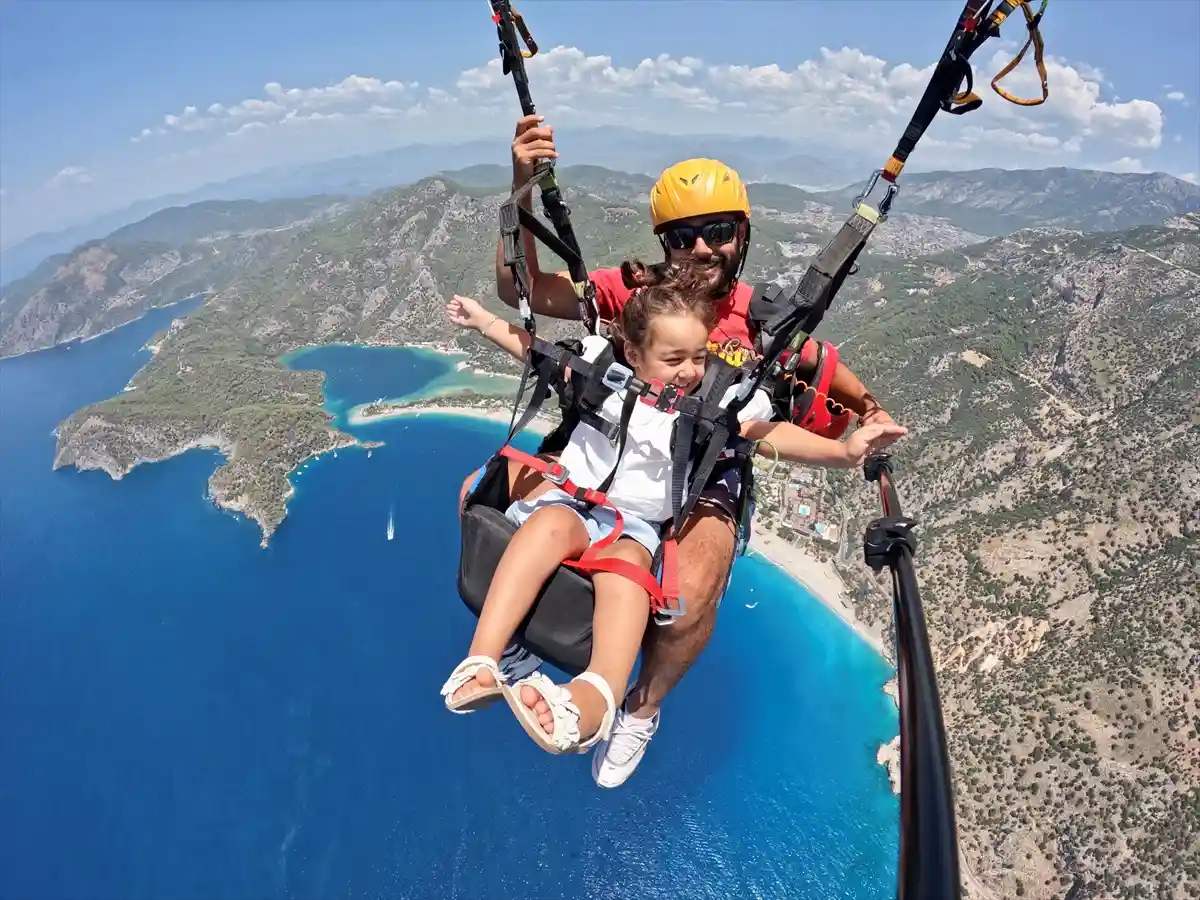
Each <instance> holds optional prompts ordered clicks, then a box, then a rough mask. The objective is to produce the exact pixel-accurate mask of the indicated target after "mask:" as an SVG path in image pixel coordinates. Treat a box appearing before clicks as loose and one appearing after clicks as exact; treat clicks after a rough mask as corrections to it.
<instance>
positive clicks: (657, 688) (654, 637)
mask: <svg viewBox="0 0 1200 900" xmlns="http://www.w3.org/2000/svg"><path fill="white" fill-rule="evenodd" d="M735 544H736V535H735V530H734V525H733V522H732V521H731V520H730V518H729V515H728V513H726V512H725V511H724V510H721V509H720V508H718V507H715V506H707V505H704V504H697V506H696V511H695V513H693V515H692V516H691V518H689V519H688V522H687V526H686V527H685V528H684V529H683V531H682V532H681V533H680V536H679V592H680V593H681V594H682V595H683V596H684V597H685V598H687V610H686V614H685V615H683V616H680V617H679V618H678V619H676V620H675V621H674V622H672V623H671V624H670V625H663V626H658V625H654V624H651V625H650V626H649V627H647V629H646V637H645V639H644V641H643V643H642V666H641V670H640V671H639V672H638V679H637V683H636V684H635V685H634V687H633V690H632V691H631V692H630V694H629V699H628V700H627V702H626V704H625V709H626V711H627V712H629V713H630V714H632V715H634V716H637V717H638V718H639V719H649V718H651V717H652V716H653V715H654V714H655V713H657V712H658V710H659V706H660V705H661V704H662V701H663V698H664V697H666V696H667V694H669V693H671V691H672V690H673V689H674V688H675V685H677V684H679V681H680V680H681V679H682V678H683V676H684V675H685V674H686V673H687V670H688V669H689V668H691V665H692V663H694V662H695V661H696V659H697V658H698V657H699V656H700V653H701V652H702V651H703V650H704V648H705V647H706V646H707V645H708V641H709V638H711V637H712V633H713V626H714V625H715V624H716V620H717V601H718V600H719V599H720V597H721V593H722V591H724V589H725V583H726V580H727V579H728V577H729V569H730V566H732V565H733V553H734V548H735Z"/></svg>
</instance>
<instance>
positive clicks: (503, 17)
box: [488, 0, 599, 334]
mask: <svg viewBox="0 0 1200 900" xmlns="http://www.w3.org/2000/svg"><path fill="white" fill-rule="evenodd" d="M488 5H489V6H490V7H491V9H492V21H493V22H495V23H496V36H497V37H498V38H499V41H500V60H501V64H502V68H503V71H504V74H505V75H512V79H513V84H514V86H515V87H516V89H517V99H518V101H519V102H520V104H521V113H522V115H526V116H531V115H533V114H535V113H536V112H537V108H536V107H535V106H534V105H533V97H532V96H531V95H530V93H529V76H528V74H527V73H526V71H525V60H526V59H527V58H529V57H532V56H533V55H535V54H536V53H537V52H538V46H537V43H536V42H535V41H534V40H533V36H532V35H531V34H530V33H529V27H528V26H527V25H526V24H525V20H524V19H523V18H522V17H521V14H520V13H518V12H517V11H516V10H514V9H513V8H512V2H511V0H488ZM520 41H524V43H525V46H526V47H527V48H528V50H527V51H525V50H522V49H521V44H520ZM534 185H537V186H538V187H539V188H540V189H541V194H542V209H543V211H544V212H545V213H546V218H548V219H549V220H550V223H551V224H552V225H553V226H554V232H555V233H554V234H551V233H550V230H549V229H547V228H546V227H545V226H544V225H542V223H541V222H539V221H538V220H537V219H536V217H534V216H533V214H532V213H530V212H529V211H528V210H526V209H525V208H524V207H522V206H520V205H519V204H520V201H521V200H522V199H523V198H524V196H525V195H526V194H528V193H529V192H530V191H532V190H533V186H534ZM513 209H516V210H517V212H516V213H514V212H513ZM509 219H511V224H512V226H514V227H515V226H516V225H517V223H518V222H519V223H520V224H522V225H524V226H525V227H526V228H528V229H529V230H530V231H531V232H533V233H534V235H535V236H536V237H537V238H538V239H539V240H541V241H542V242H543V243H545V244H546V245H547V246H548V247H549V248H550V249H551V250H553V251H554V252H555V253H557V254H558V255H559V256H561V257H562V258H563V260H564V261H565V262H566V264H567V269H568V271H569V272H570V273H571V283H572V284H573V285H574V287H575V295H576V297H577V298H578V300H579V314H580V318H581V319H583V321H584V323H585V324H586V325H587V327H588V330H589V331H591V332H592V333H593V334H595V333H597V332H598V328H599V325H598V323H599V314H598V312H597V309H596V288H595V285H593V284H592V282H591V279H590V278H589V277H588V270H587V265H586V264H585V263H584V261H583V253H582V251H581V250H580V249H579V239H578V238H577V237H576V236H575V227H574V226H573V225H572V224H571V211H570V210H569V209H568V208H567V204H566V203H565V202H563V198H562V191H561V189H560V188H559V186H558V179H557V178H556V177H555V174H554V162H553V160H549V159H543V160H540V161H539V162H538V164H537V166H536V167H535V168H534V174H533V178H532V179H530V181H529V183H528V184H526V185H523V186H522V187H521V188H520V189H519V190H518V191H517V192H515V193H514V194H513V196H511V197H509V199H508V202H507V203H506V204H505V205H504V206H502V207H501V209H500V222H501V231H502V232H504V228H505V226H506V224H508V220H509ZM504 234H505V236H504V264H505V265H506V266H508V267H509V268H510V269H511V270H512V272H513V277H514V279H515V280H516V282H517V292H518V296H519V298H520V304H521V310H522V314H523V315H526V317H527V318H528V313H527V312H526V310H527V309H528V303H529V292H530V289H531V286H530V284H529V273H528V269H527V268H526V265H525V254H524V251H523V250H521V247H520V244H521V242H520V241H519V240H517V241H516V242H515V244H513V243H511V242H510V236H511V234H510V233H507V232H505V233H504ZM512 234H515V231H513V232H512Z"/></svg>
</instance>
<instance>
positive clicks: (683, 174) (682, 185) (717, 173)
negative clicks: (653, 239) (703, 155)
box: [650, 159, 750, 231]
mask: <svg viewBox="0 0 1200 900" xmlns="http://www.w3.org/2000/svg"><path fill="white" fill-rule="evenodd" d="M714 213H741V214H742V215H744V216H745V217H746V218H750V199H749V197H747V196H746V186H745V185H744V184H742V180H741V179H740V178H738V174H737V172H735V171H733V169H731V168H729V166H727V165H725V164H724V163H723V162H719V161H718V160H715V159H685V160H684V161H683V162H680V163H676V164H675V165H673V166H671V167H670V168H669V169H667V170H666V171H665V172H663V173H662V175H660V176H659V178H658V181H657V182H655V184H654V187H652V188H651V189H650V223H651V225H653V227H654V230H655V231H658V229H659V227H660V226H662V225H665V224H667V223H668V222H674V221H677V220H678V219H690V218H691V217H692V216H708V215H712V214H714Z"/></svg>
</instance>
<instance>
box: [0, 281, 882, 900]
mask: <svg viewBox="0 0 1200 900" xmlns="http://www.w3.org/2000/svg"><path fill="white" fill-rule="evenodd" d="M198 302H199V301H196V300H193V301H188V302H186V303H184V304H180V305H176V306H175V307H171V308H165V309H158V310H154V311H152V312H151V313H149V314H148V315H146V316H145V317H144V318H142V319H140V320H138V321H136V322H134V323H131V324H129V325H126V326H124V327H122V328H120V329H117V330H115V331H112V332H110V333H108V334H105V335H102V336H100V337H98V338H95V339H92V340H89V341H86V342H82V343H79V342H76V343H73V344H69V345H63V346H59V347H56V348H54V349H51V350H46V351H43V352H39V353H34V354H29V355H26V356H22V357H18V358H15V359H9V360H4V361H0V817H2V818H3V827H0V898H4V900H25V898H46V900H91V898H95V900H116V898H121V900H138V898H154V900H173V898H179V900H218V898H229V900H259V898H264V900H265V898H394V900H402V898H429V900H452V898H463V900H466V898H471V900H475V898H481V897H487V898H514V900H521V898H531V900H556V898H572V900H573V898H597V900H601V898H602V900H623V898H652V900H658V898H662V900H666V898H670V900H678V898H720V900H729V898H742V897H747V898H787V900H830V898H846V900H867V898H890V897H893V896H894V895H895V881H896V858H897V847H898V818H899V804H898V800H897V798H896V797H895V796H894V795H893V794H892V793H891V791H890V790H889V787H888V780H887V773H886V771H885V770H884V769H883V768H882V767H880V766H879V765H877V764H876V762H875V753H876V750H877V749H878V747H879V745H880V744H881V743H884V742H886V741H888V740H890V739H891V738H892V737H893V736H894V735H895V734H896V733H897V714H896V709H895V706H894V704H893V702H892V701H891V699H889V698H888V697H887V696H886V695H885V694H884V693H883V690H882V687H883V685H884V683H885V682H886V680H887V679H888V678H889V677H890V674H891V670H890V668H889V666H888V664H887V663H886V662H885V661H884V660H883V659H881V658H880V657H879V656H877V655H876V654H875V653H874V652H873V651H872V650H871V648H870V647H868V646H867V645H866V644H864V643H863V642H862V641H861V640H860V639H858V638H857V637H856V636H855V635H854V633H853V632H852V631H851V630H850V628H848V627H847V626H846V625H845V624H844V623H843V622H842V621H841V620H840V619H839V618H838V617H837V616H835V615H834V614H833V613H831V612H830V611H829V610H827V609H826V608H825V607H824V606H823V605H822V604H821V603H820V602H818V601H817V600H816V599H815V598H814V597H813V596H811V595H810V594H808V593H807V592H806V591H805V590H804V589H803V588H802V587H800V586H799V585H798V584H796V583H795V582H794V581H792V580H791V579H789V578H788V577H787V576H786V575H785V574H784V573H783V572H782V571H781V570H779V569H777V568H775V567H774V566H772V565H770V564H769V563H767V562H765V561H763V560H761V559H757V558H755V557H753V556H749V557H744V558H742V559H740V560H739V561H738V562H737V564H736V569H735V575H734V579H733V584H732V586H731V588H730V590H729V592H728V594H727V595H726V596H725V598H724V602H723V604H722V606H721V610H720V615H719V619H718V623H717V628H716V632H715V635H714V637H713V640H712V642H711V644H710V645H709V647H708V649H707V651H706V652H705V653H704V655H703V656H702V657H701V658H700V660H699V661H698V662H697V663H696V665H695V666H694V667H693V668H692V670H691V671H690V672H689V673H688V675H687V676H686V678H685V679H684V680H683V682H682V683H681V684H680V686H679V687H678V689H677V690H676V691H675V692H674V693H673V694H672V695H671V696H670V697H669V698H668V700H667V703H666V704H665V706H664V709H663V718H662V724H661V727H660V729H659V732H658V736H657V737H656V738H655V739H654V741H653V743H652V744H651V746H650V749H649V752H648V753H647V755H646V757H645V760H644V761H643V763H642V765H641V767H640V768H639V769H638V771H637V773H636V774H635V775H634V777H633V778H632V779H631V780H630V781H629V782H628V783H627V784H626V785H625V786H623V787H622V788H620V789H616V790H601V789H599V788H597V787H596V786H595V785H594V784H593V782H592V780H591V774H590V768H589V759H588V757H586V756H571V757H552V756H550V755H548V754H546V753H544V752H542V751H541V750H539V749H538V748H537V747H536V746H535V745H534V744H533V743H532V742H531V741H530V740H529V738H528V737H527V736H526V735H525V734H524V732H523V731H522V730H521V728H520V726H519V725H518V724H517V723H516V722H515V721H514V719H513V718H512V716H511V714H510V713H509V712H508V711H507V709H506V708H505V707H504V706H503V705H501V706H499V707H492V708H490V709H488V710H485V711H483V712H480V713H477V714H474V715H470V716H455V715H452V714H450V713H449V712H447V711H446V710H445V709H444V707H443V706H442V703H441V698H440V696H439V693H438V690H439V688H440V686H441V684H442V682H443V681H444V680H445V678H446V676H447V675H448V674H449V672H450V670H451V669H452V668H453V666H454V665H455V664H456V663H457V662H458V661H459V660H460V659H461V658H462V657H463V656H464V655H465V654H466V650H467V646H468V644H469V641H470V636H471V630H472V627H473V624H474V618H473V617H472V616H471V614H470V612H469V611H468V610H467V608H466V606H465V605H464V604H463V603H462V601H461V600H460V599H459V597H458V595H457V592H456V589H455V576H456V566H457V563H458V555H459V538H458V528H457V518H456V512H455V498H456V494H457V491H458V488H459V485H460V484H461V482H462V480H463V478H464V477H465V476H466V474H467V473H469V472H470V471H472V470H473V469H474V468H477V467H478V466H479V465H481V464H482V463H483V462H484V461H485V460H486V459H487V458H488V456H489V455H490V454H491V453H492V452H493V451H495V450H496V449H497V447H498V446H499V445H500V443H501V441H502V440H503V436H504V432H503V430H502V426H499V425H497V424H495V423H491V422H486V421H476V420H471V419H466V418H461V417H460V418H453V417H448V416H437V415H428V414H427V415H421V416H419V417H411V418H397V419H391V420H382V421H377V422H373V423H370V424H367V425H364V426H361V427H356V428H354V429H353V430H354V433H355V434H357V435H358V436H359V437H361V438H363V439H369V440H377V441H383V442H384V446H381V447H377V448H375V449H374V450H373V451H371V452H370V454H368V452H367V451H366V450H365V449H362V448H350V449H343V450H341V451H339V452H338V453H336V454H334V453H330V454H326V455H324V456H321V457H319V458H316V459H313V460H310V461H309V462H308V463H307V464H306V465H304V466H303V467H302V468H301V469H299V470H297V471H296V472H295V473H293V475H292V482H293V484H294V485H295V488H296V493H295V496H294V497H293V498H292V500H291V502H290V503H289V507H288V517H287V519H286V521H285V522H284V523H283V525H282V527H281V528H280V529H279V531H278V532H277V533H276V534H275V535H274V537H273V538H272V540H271V541H270V544H269V545H268V547H266V548H265V549H264V548H260V546H259V541H260V533H259V530H258V527H257V525H256V524H255V523H254V522H252V521H249V520H247V519H245V518H244V517H242V516H239V515H236V514H233V513H229V512H226V511H223V510H220V509H218V508H217V507H216V506H214V505H213V504H212V502H211V501H210V500H209V499H208V498H207V488H206V482H207V479H208V478H209V476H210V475H211V474H212V472H213V470H214V469H215V468H216V467H217V466H218V465H220V463H221V458H220V456H219V455H218V453H217V452H216V451H208V450H193V451H190V452H188V453H186V454H184V455H182V456H180V457H177V458H175V459H171V460H168V461H165V462H162V463H157V464H144V465H140V466H138V467H136V468H135V469H134V470H133V471H132V472H130V473H129V474H128V475H127V476H125V477H124V478H123V479H121V480H120V481H113V480H112V479H110V478H109V476H108V475H106V474H105V473H103V472H98V471H91V472H79V471H76V470H75V469H61V470H58V471H52V469H51V463H52V460H53V455H54V446H55V438H54V435H53V429H54V428H55V426H56V425H57V424H58V423H59V422H60V421H61V420H62V419H64V418H65V417H66V416H68V415H70V414H71V413H72V412H73V411H75V410H76V409H78V408H79V407H81V406H83V405H85V404H87V403H90V402H94V401H97V400H101V399H103V398H105V397H108V396H111V395H113V394H115V393H117V392H119V391H121V390H122V388H123V387H124V386H125V385H126V383H127V382H128V381H129V379H130V378H131V377H132V375H133V374H134V373H135V372H136V371H137V369H138V368H139V367H141V366H142V365H144V364H145V363H146V361H147V360H148V359H149V358H150V354H149V352H148V351H147V350H146V349H145V348H144V345H145V342H146V341H147V340H148V339H149V338H150V337H151V336H152V335H153V334H154V333H155V332H156V331H158V330H159V329H161V328H163V327H165V326H166V325H167V324H168V323H169V322H170V320H171V319H172V318H174V317H175V316H179V315H182V314H185V313H186V312H187V311H188V310H189V309H190V308H192V307H193V306H194V305H195V304H196V303H198ZM456 362H457V360H456V359H455V358H453V357H446V356H443V355H440V354H437V353H432V352H428V351H421V350H411V349H394V348H387V349H385V348H363V347H352V346H330V347H323V348H317V349H313V350H309V351H306V352H303V353H300V354H297V355H295V356H294V357H293V358H291V359H290V360H289V364H290V365H293V366H296V367H299V368H308V369H313V368H315V369H321V370H322V371H324V372H325V373H326V374H327V381H326V392H327V396H328V408H329V409H330V410H331V412H333V413H334V414H335V415H337V416H339V418H340V417H342V416H343V415H344V413H345V411H346V410H347V409H350V408H351V407H353V406H354V405H357V404H361V403H364V402H368V401H371V400H374V399H377V398H379V397H385V398H392V397H407V398H414V397H420V396H423V393H422V392H423V391H429V390H433V391H436V392H439V393H440V394H441V395H445V392H446V391H447V390H451V389H453V388H454V387H455V385H456V383H457V382H456V381H455V379H456V377H460V376H461V378H464V379H470V378H477V377H478V376H476V375H472V374H471V373H469V372H467V373H457V371H456V368H455V365H456ZM431 386H432V387H431ZM531 440H532V439H529V440H527V442H526V445H527V446H528V444H529V443H530V441H531ZM389 516H390V517H391V518H392V520H393V525H394V533H393V538H392V539H390V540H389V538H388V520H389Z"/></svg>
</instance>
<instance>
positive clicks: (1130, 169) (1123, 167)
mask: <svg viewBox="0 0 1200 900" xmlns="http://www.w3.org/2000/svg"><path fill="white" fill-rule="evenodd" d="M1096 168H1097V169H1099V170H1100V171H1102V172H1127V173H1135V174H1144V173H1146V172H1149V171H1150V170H1149V169H1148V168H1146V164H1145V163H1144V162H1142V161H1141V160H1140V159H1135V158H1134V157H1132V156H1122V157H1121V158H1120V159H1118V160H1114V161H1113V162H1110V163H1103V164H1101V165H1098V166H1096Z"/></svg>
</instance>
